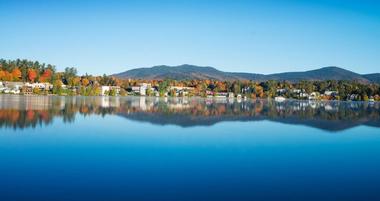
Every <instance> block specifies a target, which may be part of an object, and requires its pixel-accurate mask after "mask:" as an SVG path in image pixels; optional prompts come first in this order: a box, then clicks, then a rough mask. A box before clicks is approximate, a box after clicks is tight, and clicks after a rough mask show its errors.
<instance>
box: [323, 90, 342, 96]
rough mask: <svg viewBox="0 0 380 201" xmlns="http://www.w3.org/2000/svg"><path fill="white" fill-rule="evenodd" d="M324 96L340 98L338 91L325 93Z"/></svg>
mask: <svg viewBox="0 0 380 201" xmlns="http://www.w3.org/2000/svg"><path fill="white" fill-rule="evenodd" d="M324 95H325V96H338V95H339V92H338V91H325V93H324Z"/></svg>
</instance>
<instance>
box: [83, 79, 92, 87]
mask: <svg viewBox="0 0 380 201" xmlns="http://www.w3.org/2000/svg"><path fill="white" fill-rule="evenodd" d="M89 83H90V81H89V80H88V79H87V78H83V79H82V85H83V86H85V87H87V86H88V84H89Z"/></svg>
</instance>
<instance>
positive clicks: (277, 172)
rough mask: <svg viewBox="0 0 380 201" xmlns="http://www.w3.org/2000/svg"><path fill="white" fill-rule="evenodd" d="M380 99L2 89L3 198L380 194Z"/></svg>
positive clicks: (354, 196) (370, 196) (359, 197)
mask: <svg viewBox="0 0 380 201" xmlns="http://www.w3.org/2000/svg"><path fill="white" fill-rule="evenodd" d="M379 131H380V106H379V104H378V103H365V102H308V101H286V102H282V103H278V102H273V101H268V100H249V101H237V100H227V99H202V98H168V99H164V98H146V97H125V98H124V97H123V98H117V97H116V98H115V97H36V96H29V97H28V96H8V95H1V96H0V178H1V182H0V200H284V199H287V200H376V199H380V195H379V193H378V192H379V186H380V171H379V169H380V132H379Z"/></svg>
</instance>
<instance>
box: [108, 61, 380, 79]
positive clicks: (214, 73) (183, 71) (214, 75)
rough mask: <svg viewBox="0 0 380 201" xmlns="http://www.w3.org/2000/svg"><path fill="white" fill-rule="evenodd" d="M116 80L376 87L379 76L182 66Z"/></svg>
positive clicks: (323, 70) (342, 71) (162, 67)
mask: <svg viewBox="0 0 380 201" xmlns="http://www.w3.org/2000/svg"><path fill="white" fill-rule="evenodd" d="M113 76H115V77H118V78H124V79H126V78H131V79H143V80H163V79H173V80H204V79H210V80H230V81H231V80H255V81H267V80H287V81H293V82H296V81H301V80H355V81H359V82H362V83H371V82H375V83H380V73H373V74H358V73H355V72H352V71H349V70H346V69H343V68H339V67H335V66H330V67H324V68H320V69H316V70H310V71H303V72H285V73H275V74H268V75H264V74H255V73H238V72H224V71H220V70H217V69H216V68H214V67H209V66H206V67H202V66H195V65H189V64H184V65H180V66H166V65H160V66H153V67H150V68H136V69H132V70H128V71H125V72H122V73H118V74H114V75H113Z"/></svg>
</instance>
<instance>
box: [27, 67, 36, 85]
mask: <svg viewBox="0 0 380 201" xmlns="http://www.w3.org/2000/svg"><path fill="white" fill-rule="evenodd" d="M36 78H37V73H36V71H35V70H34V69H29V70H28V79H29V81H31V82H34V80H35V79H36Z"/></svg>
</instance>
